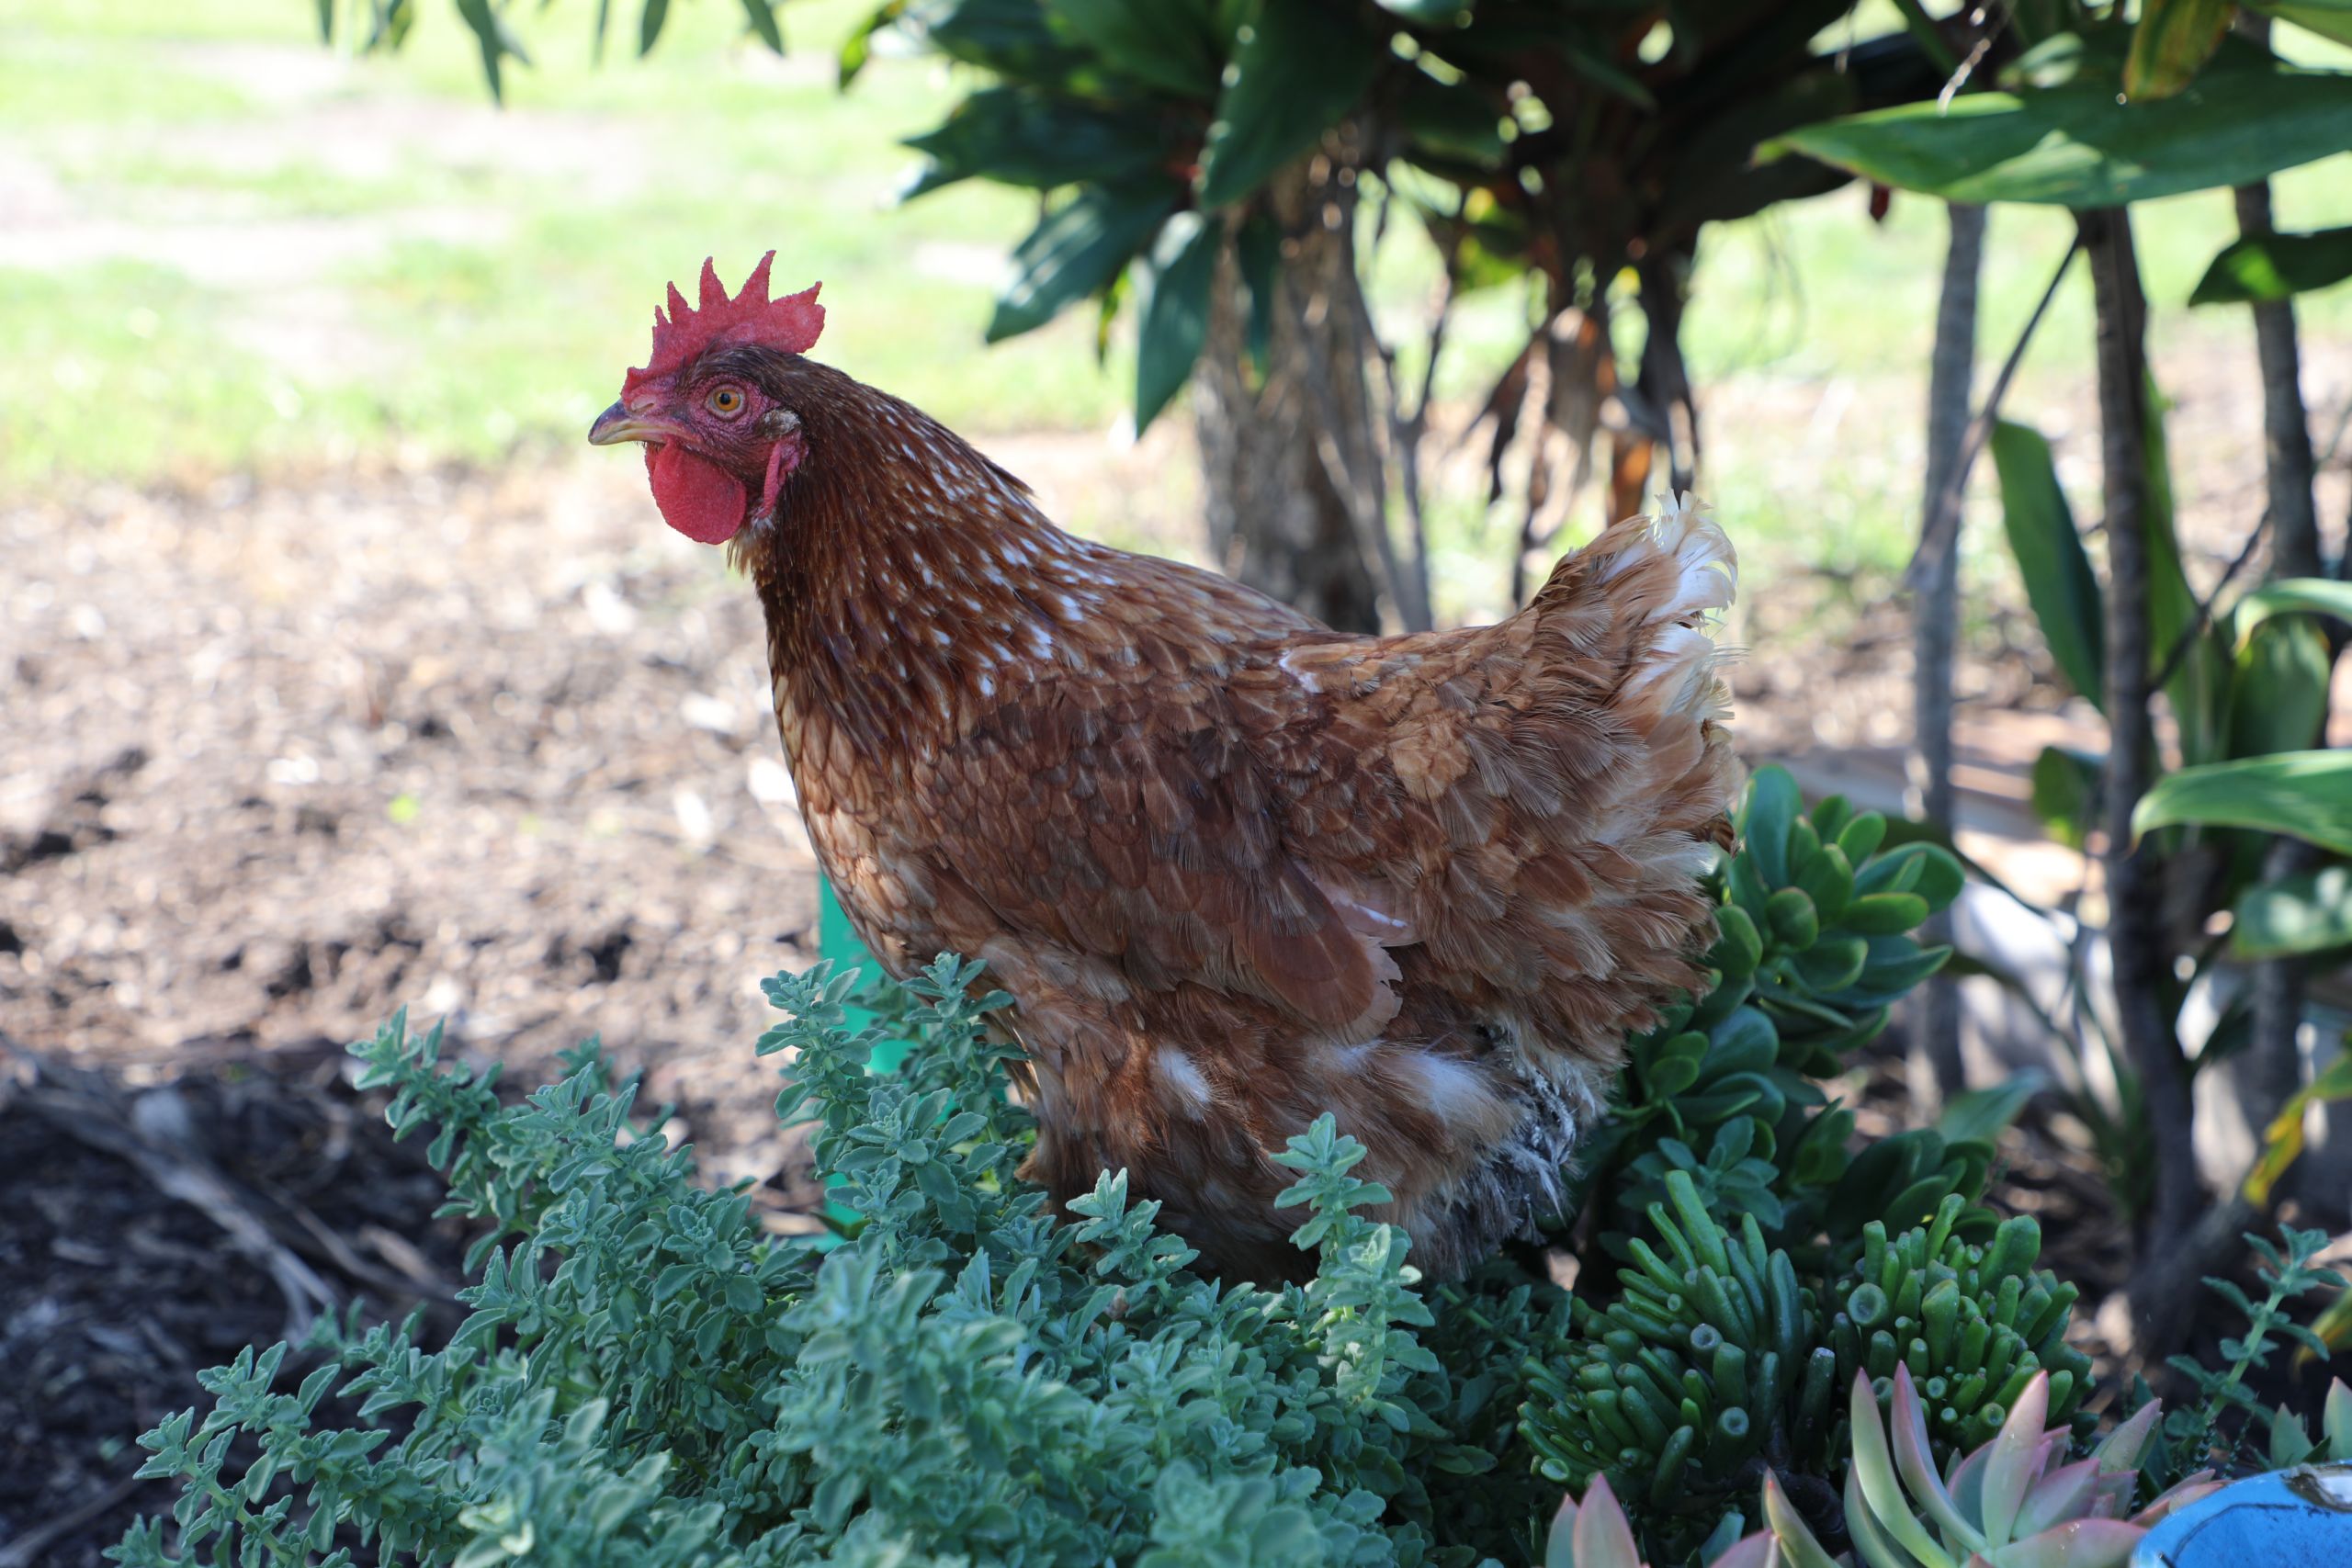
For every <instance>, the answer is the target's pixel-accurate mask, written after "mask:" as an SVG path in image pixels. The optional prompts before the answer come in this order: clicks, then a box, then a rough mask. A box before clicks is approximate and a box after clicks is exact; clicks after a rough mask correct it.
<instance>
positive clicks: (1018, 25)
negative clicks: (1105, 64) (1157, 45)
mask: <svg viewBox="0 0 2352 1568" xmlns="http://www.w3.org/2000/svg"><path fill="white" fill-rule="evenodd" d="M910 12H911V14H912V15H913V17H916V18H917V19H919V20H920V22H921V23H922V31H923V37H924V38H925V39H928V40H929V41H930V43H931V44H932V45H933V47H934V48H936V49H937V50H938V51H940V52H941V53H942V54H944V55H946V56H947V57H948V58H949V59H951V60H960V61H962V62H964V63H966V64H967V65H978V66H981V67H984V68H985V69H987V70H989V71H993V72H995V73H997V74H998V75H1000V76H1001V77H1004V78H1005V79H1006V80H1008V81H1012V82H1030V83H1042V84H1050V85H1061V84H1064V83H1066V82H1068V81H1069V80H1070V79H1071V78H1072V77H1073V76H1075V75H1077V74H1078V73H1082V72H1084V71H1085V70H1086V68H1087V67H1088V65H1089V64H1091V61H1090V60H1089V58H1088V56H1087V53H1086V51H1084V50H1082V49H1080V48H1079V47H1078V46H1077V45H1075V44H1073V43H1071V42H1070V41H1069V39H1067V38H1065V37H1064V36H1063V35H1062V34H1061V33H1059V32H1057V31H1056V30H1055V28H1054V27H1053V25H1052V23H1050V22H1049V21H1048V20H1047V19H1046V7H1045V6H1044V5H1042V4H1041V3H1040V0H944V3H942V4H931V5H924V6H915V7H910Z"/></svg>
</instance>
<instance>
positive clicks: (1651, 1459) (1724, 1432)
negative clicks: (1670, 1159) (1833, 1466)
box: [1520, 1170, 1837, 1549]
mask: <svg viewBox="0 0 2352 1568" xmlns="http://www.w3.org/2000/svg"><path fill="white" fill-rule="evenodd" d="M1665 1187H1666V1190H1667V1194H1668V1202H1666V1203H1654V1204H1652V1205H1651V1206H1650V1211H1649V1225H1648V1227H1647V1228H1648V1229H1649V1231H1650V1233H1651V1234H1653V1235H1656V1236H1657V1246H1655V1247H1653V1246H1652V1245H1651V1244H1650V1243H1649V1242H1648V1241H1646V1240H1644V1239H1641V1238H1638V1237H1637V1238H1635V1239H1634V1241H1633V1242H1632V1244H1631V1251H1632V1254H1633V1259H1634V1260H1633V1263H1632V1264H1631V1265H1629V1266H1628V1267H1627V1268H1625V1269H1623V1270H1622V1271H1621V1272H1620V1273H1619V1275H1618V1276H1617V1286H1618V1291H1617V1293H1616V1295H1615V1296H1614V1297H1613V1298H1612V1299H1611V1300H1610V1301H1609V1302H1608V1303H1607V1304H1606V1305H1596V1304H1594V1303H1591V1302H1589V1301H1588V1300H1587V1299H1586V1298H1585V1297H1584V1296H1583V1295H1582V1294H1579V1295H1578V1296H1577V1298H1576V1299H1575V1300H1574V1301H1573V1302H1572V1303H1570V1307H1571V1314H1572V1323H1573V1331H1572V1332H1571V1333H1570V1334H1569V1335H1568V1336H1566V1337H1564V1338H1562V1339H1559V1340H1557V1341H1555V1343H1554V1344H1553V1345H1552V1346H1550V1347H1549V1348H1548V1353H1547V1354H1544V1356H1543V1357H1542V1358H1541V1359H1540V1360H1539V1362H1538V1363H1537V1364H1535V1365H1534V1366H1532V1367H1531V1368H1530V1369H1529V1383H1528V1387H1529V1393H1530V1395H1531V1397H1530V1399H1529V1400H1528V1402H1527V1404H1525V1405H1523V1406H1522V1407H1521V1423H1520V1430H1521V1433H1522V1434H1523V1435H1524V1436H1525V1437H1526V1438H1527V1439H1528V1442H1529V1445H1530V1446H1531V1447H1532V1449H1533V1450H1534V1453H1535V1459H1536V1466H1537V1468H1538V1469H1539V1470H1540V1471H1541V1472H1543V1473H1544V1474H1545V1475H1546V1476H1549V1477H1550V1478H1551V1479H1553V1480H1555V1481H1561V1482H1565V1483H1568V1484H1569V1485H1570V1486H1585V1485H1589V1484H1592V1483H1595V1481H1596V1480H1597V1478H1599V1477H1600V1476H1601V1475H1603V1474H1612V1475H1614V1476H1616V1477H1617V1479H1618V1483H1619V1484H1620V1485H1628V1486H1638V1487H1639V1489H1640V1490H1639V1491H1638V1492H1636V1493H1634V1494H1633V1495H1634V1497H1635V1498H1636V1508H1637V1510H1638V1511H1639V1513H1640V1514H1641V1516H1642V1517H1643V1520H1644V1523H1645V1527H1646V1529H1647V1530H1648V1539H1650V1540H1652V1542H1653V1544H1654V1545H1655V1544H1657V1543H1659V1542H1661V1541H1663V1542H1668V1543H1672V1544H1674V1545H1676V1546H1677V1547H1678V1548H1681V1549H1687V1548H1689V1547H1691V1546H1694V1545H1696V1544H1697V1542H1698V1540H1700V1538H1702V1537H1704V1536H1706V1535H1707V1533H1708V1531H1709V1529H1711V1528H1712V1527H1713V1526H1714V1525H1715V1524H1717V1523H1718V1522H1719V1520H1720V1519H1721V1517H1723V1516H1724V1513H1725V1512H1726V1511H1727V1510H1728V1509H1729V1508H1730V1507H1731V1506H1733V1505H1734V1499H1735V1498H1736V1496H1740V1495H1746V1493H1747V1488H1748V1487H1749V1486H1752V1485H1753V1484H1754V1472H1755V1469H1756V1468H1757V1467H1756V1466H1755V1465H1753V1464H1751V1462H1750V1461H1754V1460H1756V1459H1758V1456H1761V1455H1764V1454H1765V1453H1766V1451H1767V1450H1768V1449H1769V1450H1771V1451H1772V1452H1773V1453H1775V1454H1781V1453H1785V1452H1787V1451H1789V1450H1808V1449H1811V1448H1814V1447H1815V1444H1816V1440H1817V1439H1819V1438H1826V1436H1827V1434H1828V1431H1829V1427H1830V1424H1831V1423H1832V1421H1833V1420H1834V1419H1835V1418H1836V1415H1837V1412H1836V1410H1835V1404H1836V1387H1837V1385H1836V1382H1835V1376H1836V1370H1837V1358H1836V1357H1835V1355H1834V1354H1833V1353H1832V1352H1831V1351H1830V1350H1829V1348H1827V1347H1826V1346H1825V1345H1823V1344H1821V1342H1820V1336H1819V1329H1820V1315H1819V1312H1818V1310H1817V1308H1816V1307H1815V1303H1814V1300H1813V1297H1812V1295H1811V1293H1810V1292H1806V1291H1805V1290H1804V1289H1803V1288H1802V1287H1801V1286H1800V1285H1799V1284H1798V1281H1797V1274H1796V1269H1795V1268H1794V1267H1793V1266H1792V1264H1791V1262H1790V1260H1789V1255H1788V1254H1787V1252H1785V1251H1783V1250H1781V1249H1779V1248H1768V1247H1766V1246H1765V1245H1764V1237H1763V1232H1762V1229H1761V1227H1759V1226H1758V1224H1757V1222H1756V1217H1755V1216H1754V1215H1753V1214H1743V1215H1741V1216H1740V1218H1739V1224H1738V1230H1737V1234H1736V1235H1734V1234H1732V1233H1730V1232H1728V1231H1727V1230H1726V1229H1725V1227H1724V1225H1723V1224H1721V1223H1720V1222H1719V1221H1718V1220H1717V1219H1716V1218H1715V1217H1714V1215H1713V1214H1712V1213H1709V1212H1708V1209H1707V1207H1706V1205H1705V1204H1704V1202H1703V1201H1702V1199H1701V1196H1700V1193H1699V1190H1698V1189H1697V1187H1696V1185H1695V1184H1694V1183H1693V1182H1692V1181H1691V1178H1690V1177H1689V1175H1688V1174H1686V1173H1685V1172H1682V1171H1679V1170H1678V1171H1673V1172H1669V1173H1668V1175H1667V1177H1666V1179H1665Z"/></svg>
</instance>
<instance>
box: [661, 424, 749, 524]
mask: <svg viewBox="0 0 2352 1568" xmlns="http://www.w3.org/2000/svg"><path fill="white" fill-rule="evenodd" d="M645 472H646V475H647V477H648V478H649V479H651V481H652V484H653V504H655V505H656V506H659V507H660V508H661V509H662V521H663V522H665V523H667V524H669V525H670V526H671V527H673V528H675V529H676V530H677V531H678V532H679V533H681V534H684V536H686V537H687V538H689V539H692V540H694V541H695V543H696V544H698V545H723V544H725V543H726V542H727V541H728V540H729V539H731V538H733V537H734V536H735V532H736V530H737V529H739V528H741V527H742V525H743V503H744V501H745V500H746V494H745V491H744V489H743V481H742V480H741V479H737V478H736V477H735V476H734V475H732V474H730V473H729V472H728V471H727V470H726V469H724V468H720V467H719V466H718V464H716V463H714V462H712V461H711V460H710V459H709V458H707V457H697V456H696V455H695V454H694V453H692V452H689V451H687V450H686V449H685V448H684V446H679V445H678V443H676V442H674V441H665V442H662V444H661V445H660V446H648V447H647V448H646V449H645Z"/></svg>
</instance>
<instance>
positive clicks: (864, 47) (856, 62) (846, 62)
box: [598, 0, 909, 87]
mask: <svg viewBox="0 0 2352 1568" xmlns="http://www.w3.org/2000/svg"><path fill="white" fill-rule="evenodd" d="M604 3H605V0H598V4H599V15H601V14H602V6H603V4H604ZM908 4H909V0H885V4H883V5H881V6H876V8H875V9H874V11H873V12H872V13H871V14H870V15H868V16H867V17H865V19H864V20H863V21H861V22H859V23H858V24H857V25H856V26H855V27H854V28H850V30H849V36H848V37H847V38H844V39H842V48H841V53H840V54H839V55H838V56H837V57H836V60H835V65H836V69H837V70H838V71H839V72H840V77H839V81H840V84H841V85H842V86H844V87H846V86H848V85H850V84H851V83H852V82H854V81H856V80H857V73H859V72H861V71H863V70H865V62H867V61H868V60H871V59H872V58H873V57H874V35H875V34H876V33H878V32H880V31H881V30H882V29H883V28H888V27H891V26H894V25H896V24H897V22H898V21H899V18H900V17H904V16H905V15H906V14H907V6H908Z"/></svg>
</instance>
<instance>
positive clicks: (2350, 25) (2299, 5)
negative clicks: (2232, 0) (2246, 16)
mask: <svg viewBox="0 0 2352 1568" xmlns="http://www.w3.org/2000/svg"><path fill="white" fill-rule="evenodd" d="M2245 7H2246V9H2247V10H2249V11H2259V12H2261V13H2262V14H2263V15H2264V16H2266V17H2278V19H2279V20H2280V21H2282V22H2292V23H2294V24H2295V25H2296V26H2297V27H2299V28H2310V29H2311V30H2312V32H2315V33H2317V34H2319V36H2320V37H2322V38H2329V39H2335V41H2336V42H2338V43H2352V0H2245Z"/></svg>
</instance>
